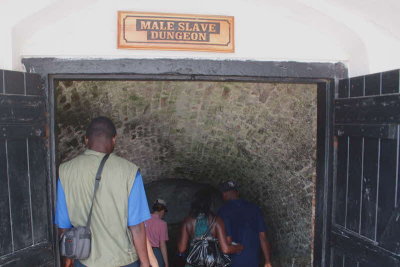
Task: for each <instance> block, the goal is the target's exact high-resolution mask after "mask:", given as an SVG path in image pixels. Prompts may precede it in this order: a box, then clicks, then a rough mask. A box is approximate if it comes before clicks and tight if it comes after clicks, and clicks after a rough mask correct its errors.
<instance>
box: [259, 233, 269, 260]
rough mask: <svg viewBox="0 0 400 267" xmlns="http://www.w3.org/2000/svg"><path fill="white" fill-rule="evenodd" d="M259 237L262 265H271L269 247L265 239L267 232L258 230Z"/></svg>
mask: <svg viewBox="0 0 400 267" xmlns="http://www.w3.org/2000/svg"><path fill="white" fill-rule="evenodd" d="M259 237H260V244H261V250H262V253H263V255H264V259H265V264H264V267H272V264H271V249H270V245H269V242H268V239H267V234H266V233H265V232H260V233H259Z"/></svg>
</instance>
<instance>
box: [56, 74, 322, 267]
mask: <svg viewBox="0 0 400 267" xmlns="http://www.w3.org/2000/svg"><path fill="white" fill-rule="evenodd" d="M316 94H317V86H316V85H314V84H283V83H238V82H190V81H187V82H183V81H177V82H173V81H62V82H59V83H58V84H57V88H56V112H57V114H56V127H57V129H56V130H57V135H58V143H57V146H58V148H57V151H58V162H62V161H65V160H67V159H70V158H72V157H74V156H75V155H77V154H79V153H80V152H82V151H83V150H84V145H83V135H84V132H85V128H86V125H87V124H88V122H89V121H90V119H91V118H93V117H96V116H99V115H104V116H108V117H110V118H111V119H112V120H113V121H114V122H115V124H116V126H117V131H118V139H117V146H116V151H115V152H116V153H117V154H118V155H120V156H122V157H124V158H127V159H129V160H131V161H133V162H135V163H136V164H137V165H138V166H140V167H141V170H142V174H143V177H144V180H145V183H150V182H154V181H159V180H165V179H187V180H192V181H196V182H200V183H207V184H210V185H214V186H215V185H217V184H218V183H219V182H220V181H221V180H225V179H228V178H229V179H234V180H236V181H237V182H238V183H239V184H240V185H241V194H242V196H243V197H244V198H246V199H248V200H250V201H253V202H255V203H257V204H258V205H260V207H261V208H262V210H263V212H264V216H265V220H266V222H267V225H268V227H269V228H268V236H269V238H270V242H271V244H272V249H273V256H272V257H273V261H274V263H275V266H310V263H311V261H312V258H311V257H312V256H311V255H312V240H313V222H314V216H313V214H314V204H313V202H314V195H315V192H314V191H315V187H314V185H315V165H316V162H315V154H316V153H315V152H316V116H317V107H316ZM181 193H182V194H185V192H181ZM171 209H172V207H170V210H171ZM169 216H170V215H169ZM167 220H171V218H167Z"/></svg>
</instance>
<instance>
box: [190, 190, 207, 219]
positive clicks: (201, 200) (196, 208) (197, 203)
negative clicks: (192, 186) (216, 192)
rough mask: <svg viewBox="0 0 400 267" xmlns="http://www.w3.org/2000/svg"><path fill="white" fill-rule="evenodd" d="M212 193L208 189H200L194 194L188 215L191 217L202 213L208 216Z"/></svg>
mask: <svg viewBox="0 0 400 267" xmlns="http://www.w3.org/2000/svg"><path fill="white" fill-rule="evenodd" d="M211 205H212V193H211V192H210V190H208V189H202V190H200V191H198V192H197V193H196V194H195V195H194V199H193V202H192V205H191V209H190V213H189V215H190V216H191V217H193V218H196V217H197V216H199V214H201V213H203V214H205V215H206V216H208V215H209V214H210V213H211Z"/></svg>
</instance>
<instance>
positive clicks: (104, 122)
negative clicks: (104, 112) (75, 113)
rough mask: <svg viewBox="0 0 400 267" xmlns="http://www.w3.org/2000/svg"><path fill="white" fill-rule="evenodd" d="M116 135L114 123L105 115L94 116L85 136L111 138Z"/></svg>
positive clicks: (88, 137)
mask: <svg viewBox="0 0 400 267" xmlns="http://www.w3.org/2000/svg"><path fill="white" fill-rule="evenodd" d="M116 135H117V130H116V129H115V125H114V123H113V122H112V121H111V120H110V119H109V118H107V117H97V118H94V119H93V120H92V121H91V122H90V124H89V126H88V128H87V129H86V138H87V139H92V138H97V137H103V138H104V137H105V138H109V139H111V138H113V137H115V136H116Z"/></svg>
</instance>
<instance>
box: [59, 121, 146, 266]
mask: <svg viewBox="0 0 400 267" xmlns="http://www.w3.org/2000/svg"><path fill="white" fill-rule="evenodd" d="M115 138H116V129H115V126H114V124H113V123H112V121H111V120H110V119H108V118H106V117H98V118H95V119H93V120H92V122H91V123H90V124H89V126H88V129H87V131H86V138H85V142H86V145H87V148H88V149H87V150H86V151H85V152H84V153H83V154H82V155H80V156H78V157H76V158H74V159H72V160H71V161H69V162H67V163H63V164H65V165H64V166H66V167H65V168H64V169H63V170H62V171H61V167H60V178H59V179H58V183H57V201H56V212H55V224H56V225H57V227H58V229H59V234H62V233H63V232H65V231H66V230H67V229H68V228H72V227H76V226H81V225H75V224H78V222H79V221H81V217H82V215H79V214H81V213H82V214H83V213H84V211H85V210H89V208H87V209H86V208H85V207H90V205H91V202H92V201H91V197H92V194H93V189H92V188H93V184H94V179H95V176H94V175H93V177H91V175H88V174H86V175H84V173H85V171H86V173H95V172H96V171H97V169H93V170H91V168H97V167H96V164H98V163H97V162H99V161H100V160H101V158H102V157H103V156H104V154H110V153H112V152H113V150H114V146H115ZM71 162H72V163H73V164H72V165H68V164H71ZM82 162H83V163H82ZM90 162H95V164H92V165H90V164H88V163H90ZM84 164H86V165H84ZM71 166H72V167H71ZM131 171H132V174H131V176H130V173H131ZM117 181H118V182H117ZM64 182H65V183H64ZM89 182H91V183H92V184H90V183H89ZM126 185H129V187H130V188H129V189H130V190H126ZM85 189H87V190H85ZM86 192H88V193H86ZM86 194H88V197H86V198H85V197H84V196H85V195H86ZM125 196H126V197H125ZM89 200H90V202H89ZM86 202H88V203H86ZM120 207H126V210H125V209H120ZM79 216H80V217H79ZM124 217H125V218H126V223H125V222H124V221H122V224H119V222H120V221H121V218H122V219H123V218H124ZM148 219H150V211H149V208H148V204H147V198H146V193H145V191H144V186H143V179H142V176H141V174H140V172H139V170H138V169H137V167H135V166H134V165H133V164H132V163H129V162H128V161H126V160H124V159H122V158H120V157H118V156H116V155H115V154H111V155H110V157H109V158H108V160H107V161H106V164H105V165H104V170H103V172H102V179H101V180H100V186H99V190H97V193H96V201H95V205H94V206H93V216H92V220H91V225H90V226H91V230H92V235H93V237H94V238H92V251H91V256H90V257H89V258H88V259H86V260H84V262H85V263H86V262H87V261H89V262H90V264H89V265H90V267H92V266H110V267H111V266H121V265H123V266H124V267H135V266H139V264H140V266H141V267H149V266H150V263H149V257H148V253H147V244H146V240H147V238H146V231H145V225H144V222H145V221H146V220H148ZM81 224H82V223H81ZM124 225H126V226H124ZM128 229H129V230H130V232H131V236H132V240H130V238H129V237H128V235H127V230H128ZM96 231H97V232H96ZM117 236H118V238H117ZM122 239H123V240H122ZM96 242H97V243H96ZM129 243H132V246H129ZM133 246H134V248H135V251H136V255H137V258H138V259H139V260H140V263H139V261H136V262H133V261H135V258H136V257H135V256H133V250H132V249H131V248H133ZM104 249H105V250H107V251H104ZM110 251H112V252H113V253H110ZM62 260H63V265H62V266H63V267H67V266H68V267H70V266H72V265H73V266H74V267H84V266H85V265H84V264H82V263H81V262H80V261H77V260H76V261H73V260H71V259H67V258H63V259H62ZM131 260H132V261H131Z"/></svg>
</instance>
